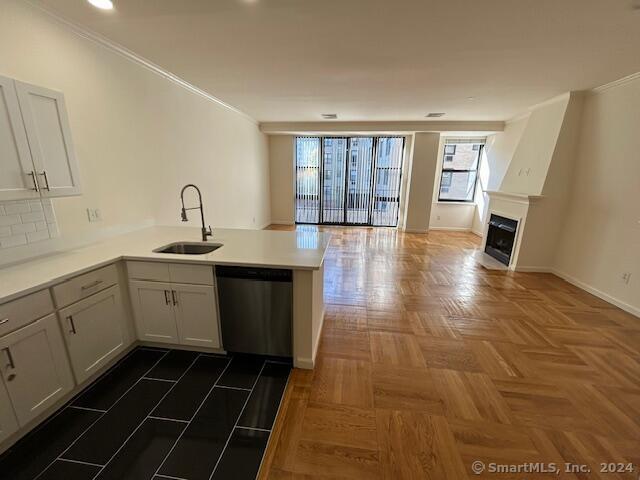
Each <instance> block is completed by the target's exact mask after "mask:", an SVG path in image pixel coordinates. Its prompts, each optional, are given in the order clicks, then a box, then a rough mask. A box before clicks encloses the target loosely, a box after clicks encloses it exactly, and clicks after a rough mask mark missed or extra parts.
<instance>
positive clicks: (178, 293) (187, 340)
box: [171, 283, 220, 348]
mask: <svg viewBox="0 0 640 480" xmlns="http://www.w3.org/2000/svg"><path fill="white" fill-rule="evenodd" d="M171 287H172V289H173V290H172V292H171V293H172V302H173V308H174V309H175V312H176V323H177V325H178V334H179V335H180V344H181V345H193V346H198V347H210V348H218V347H220V335H219V333H218V313H217V308H216V300H215V294H214V289H213V287H209V286H203V285H182V284H176V283H172V284H171Z"/></svg>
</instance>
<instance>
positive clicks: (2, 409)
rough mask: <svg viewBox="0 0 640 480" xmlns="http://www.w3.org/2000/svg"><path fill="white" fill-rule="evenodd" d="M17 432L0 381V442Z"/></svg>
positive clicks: (16, 425) (11, 408) (15, 423)
mask: <svg viewBox="0 0 640 480" xmlns="http://www.w3.org/2000/svg"><path fill="white" fill-rule="evenodd" d="M17 430H18V421H17V420H16V416H15V415H14V413H13V405H11V400H10V399H9V395H8V394H7V389H6V388H5V386H4V382H3V381H2V380H0V442H2V441H3V440H5V439H6V438H7V437H9V436H10V435H11V434H12V433H14V432H15V431H17Z"/></svg>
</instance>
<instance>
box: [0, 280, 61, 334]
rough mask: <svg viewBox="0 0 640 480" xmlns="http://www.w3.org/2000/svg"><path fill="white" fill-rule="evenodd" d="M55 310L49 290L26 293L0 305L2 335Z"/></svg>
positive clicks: (0, 330)
mask: <svg viewBox="0 0 640 480" xmlns="http://www.w3.org/2000/svg"><path fill="white" fill-rule="evenodd" d="M51 312H53V301H52V300H51V295H50V294H49V290H40V291H39V292H36V293H32V294H31V295H26V296H24V297H22V298H18V299H17V300H13V301H11V302H7V303H3V304H2V305H0V336H2V335H4V334H5V333H9V332H12V331H14V330H16V329H18V328H20V327H23V326H25V325H26V324H28V323H31V322H33V321H34V320H37V319H38V318H41V317H44V316H45V315H48V314H49V313H51Z"/></svg>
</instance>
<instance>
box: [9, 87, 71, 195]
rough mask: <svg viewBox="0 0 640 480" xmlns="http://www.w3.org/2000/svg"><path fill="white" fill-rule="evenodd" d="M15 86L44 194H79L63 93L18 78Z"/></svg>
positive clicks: (34, 163)
mask: <svg viewBox="0 0 640 480" xmlns="http://www.w3.org/2000/svg"><path fill="white" fill-rule="evenodd" d="M16 90H17V92H18V100H19V102H20V110H21V112H22V119H23V121H24V127H25V130H26V132H27V139H28V141H29V147H30V148H31V156H32V158H33V165H34V166H35V170H36V175H37V176H38V182H39V184H40V192H41V194H42V196H43V197H63V196H69V195H80V193H81V190H80V173H79V171H78V162H77V160H76V156H75V150H74V147H73V142H72V141H71V127H70V126H69V118H68V117H67V108H66V106H65V102H64V95H63V94H62V93H60V92H56V91H55V90H49V89H48V88H43V87H38V86H36V85H30V84H28V83H23V82H18V81H16Z"/></svg>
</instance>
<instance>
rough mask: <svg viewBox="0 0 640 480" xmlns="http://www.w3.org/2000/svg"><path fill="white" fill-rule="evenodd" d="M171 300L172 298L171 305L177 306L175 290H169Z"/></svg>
mask: <svg viewBox="0 0 640 480" xmlns="http://www.w3.org/2000/svg"><path fill="white" fill-rule="evenodd" d="M171 298H173V304H174V305H178V296H177V295H176V291H175V290H171Z"/></svg>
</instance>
